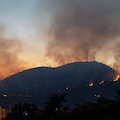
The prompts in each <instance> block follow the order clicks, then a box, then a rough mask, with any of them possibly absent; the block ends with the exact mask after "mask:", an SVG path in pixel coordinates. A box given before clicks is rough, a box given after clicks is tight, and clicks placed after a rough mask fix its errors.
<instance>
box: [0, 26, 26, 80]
mask: <svg viewBox="0 0 120 120" xmlns="http://www.w3.org/2000/svg"><path fill="white" fill-rule="evenodd" d="M21 53H22V43H21V42H20V41H19V40H18V39H17V38H15V37H13V38H9V37H8V36H7V34H6V31H5V27H4V26H2V25H1V26H0V80H1V79H3V78H5V77H8V76H10V75H12V74H15V73H17V72H19V71H21V70H23V69H25V67H23V64H24V62H23V61H22V60H20V58H19V54H21Z"/></svg>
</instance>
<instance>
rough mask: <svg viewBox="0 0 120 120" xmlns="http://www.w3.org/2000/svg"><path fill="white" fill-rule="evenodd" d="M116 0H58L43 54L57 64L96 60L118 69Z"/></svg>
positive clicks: (119, 47)
mask: <svg viewBox="0 0 120 120" xmlns="http://www.w3.org/2000/svg"><path fill="white" fill-rule="evenodd" d="M55 4H56V3H55ZM118 4H120V2H119V1H118V0H114V1H113V0H104V1H103V0H101V1H99V0H91V1H89V0H84V1H83V0H74V1H73V0H65V1H63V0H60V1H58V3H57V5H56V6H58V8H59V9H57V7H55V8H54V18H53V20H52V24H51V26H50V29H49V38H50V40H49V42H48V44H47V48H46V56H47V57H49V58H51V59H53V60H54V61H56V62H57V63H59V65H62V64H65V63H68V62H75V61H92V60H97V61H100V62H103V63H106V64H108V61H110V60H111V59H112V61H110V63H111V66H112V67H114V68H115V69H117V70H119V71H120V67H119V65H120V40H119V38H120V25H119V24H118V23H119V22H118V21H119V20H120V16H119V12H120V9H119V5H118Z"/></svg>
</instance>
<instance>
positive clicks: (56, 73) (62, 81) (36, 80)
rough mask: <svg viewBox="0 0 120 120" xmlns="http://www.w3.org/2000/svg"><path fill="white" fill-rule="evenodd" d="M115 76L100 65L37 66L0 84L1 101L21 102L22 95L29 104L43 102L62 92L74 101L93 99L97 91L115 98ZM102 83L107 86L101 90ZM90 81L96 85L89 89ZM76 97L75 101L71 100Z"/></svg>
mask: <svg viewBox="0 0 120 120" xmlns="http://www.w3.org/2000/svg"><path fill="white" fill-rule="evenodd" d="M115 77H116V72H115V71H114V70H113V69H112V68H110V67H109V66H106V65H104V64H102V63H98V62H75V63H70V64H66V65H63V66H60V67H56V68H50V67H38V68H33V69H29V70H25V71H22V72H20V73H18V74H15V75H12V76H10V77H8V78H6V79H4V80H2V81H0V94H1V97H3V98H2V99H4V97H6V98H5V100H6V101H7V102H8V100H9V102H8V103H10V101H12V102H13V103H14V102H17V101H18V100H19V101H20V100H21V99H22V98H23V97H22V96H24V97H25V100H26V101H31V102H39V101H40V102H41V103H43V100H42V99H43V98H44V96H46V97H48V96H49V95H50V94H58V93H60V92H66V93H67V94H68V99H70V101H71V102H74V101H76V102H77V101H81V100H84V99H88V98H90V99H92V97H91V94H92V95H93V94H94V92H95V91H96V92H97V91H98V92H97V93H96V92H95V94H98V93H102V94H103V95H104V94H105V93H106V92H103V91H108V92H109V93H106V95H107V97H113V96H114V93H115V89H116V88H117V87H118V85H119V84H115V85H113V84H114V82H111V83H110V82H108V81H110V80H113V79H114V78H115ZM102 80H104V82H105V83H107V84H108V86H106V84H104V85H101V86H102V87H99V86H100V85H99V83H100V82H101V81H102ZM91 82H92V83H93V84H94V86H91V87H92V89H91V87H89V83H91ZM109 84H110V85H109ZM112 86H113V87H112ZM112 88H113V89H112ZM93 89H94V90H93ZM107 89H108V90H107ZM109 89H110V90H109ZM90 91H91V92H90ZM112 91H113V92H112ZM111 92H112V93H113V94H112V93H111ZM5 95H6V96H5ZM73 95H74V99H75V100H72V98H73ZM15 96H18V97H20V98H19V99H17V98H16V100H15V99H13V97H15ZM78 96H79V97H78ZM26 97H27V98H28V99H26ZM46 97H45V99H46ZM2 99H1V100H2ZM7 99H8V100H7ZM12 99H13V100H12ZM36 99H37V100H36ZM45 99H44V100H45ZM76 99H77V100H76ZM14 100H15V101H14ZM10 104H11V103H10Z"/></svg>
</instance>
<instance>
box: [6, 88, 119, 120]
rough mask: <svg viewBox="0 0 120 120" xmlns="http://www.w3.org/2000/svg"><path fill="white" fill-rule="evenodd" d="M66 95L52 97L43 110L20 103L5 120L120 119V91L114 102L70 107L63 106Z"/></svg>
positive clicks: (87, 102) (98, 101)
mask: <svg viewBox="0 0 120 120" xmlns="http://www.w3.org/2000/svg"><path fill="white" fill-rule="evenodd" d="M65 96H66V94H65V93H63V94H58V95H53V96H50V97H49V98H48V99H47V101H46V102H45V107H44V108H43V109H41V108H38V107H37V106H36V105H34V104H28V103H24V104H22V103H18V104H15V105H14V106H13V108H12V111H11V113H9V114H8V115H7V117H6V118H5V120H119V119H120V89H117V96H116V97H115V99H114V100H110V99H106V98H104V97H102V98H98V99H97V100H96V102H92V101H83V103H82V104H75V105H76V107H75V108H73V109H70V107H69V106H64V105H62V102H67V100H66V99H65Z"/></svg>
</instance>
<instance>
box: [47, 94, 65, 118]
mask: <svg viewBox="0 0 120 120" xmlns="http://www.w3.org/2000/svg"><path fill="white" fill-rule="evenodd" d="M65 96H66V94H65V93H62V94H58V95H53V96H50V97H48V100H47V102H45V109H46V111H47V115H48V118H49V119H50V118H55V117H56V116H59V114H60V108H61V107H62V105H61V103H62V102H67V100H66V99H65Z"/></svg>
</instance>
